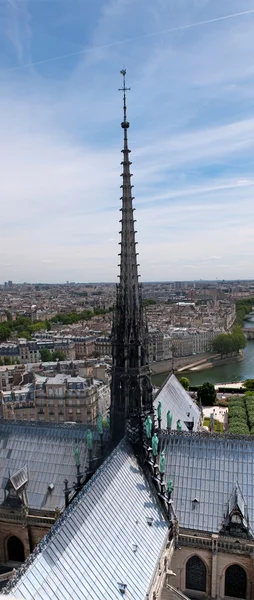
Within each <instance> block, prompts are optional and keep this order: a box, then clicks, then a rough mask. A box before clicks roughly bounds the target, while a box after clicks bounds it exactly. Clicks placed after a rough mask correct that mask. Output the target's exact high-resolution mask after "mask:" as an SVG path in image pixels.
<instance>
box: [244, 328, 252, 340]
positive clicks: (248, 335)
mask: <svg viewBox="0 0 254 600" xmlns="http://www.w3.org/2000/svg"><path fill="white" fill-rule="evenodd" d="M243 333H244V335H245V337H246V338H247V340H254V327H244V329H243Z"/></svg>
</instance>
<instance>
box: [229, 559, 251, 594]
mask: <svg viewBox="0 0 254 600" xmlns="http://www.w3.org/2000/svg"><path fill="white" fill-rule="evenodd" d="M246 592H247V577H246V573H245V571H244V569H243V568H242V567H240V565H230V567H228V568H227V570H226V573H225V596H230V597H231V598H246Z"/></svg>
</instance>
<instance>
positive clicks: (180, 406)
mask: <svg viewBox="0 0 254 600" xmlns="http://www.w3.org/2000/svg"><path fill="white" fill-rule="evenodd" d="M159 402H161V408H162V413H161V417H162V418H161V428H162V429H167V412H168V410H170V412H171V414H172V416H173V420H172V429H176V423H177V421H178V419H180V421H181V425H182V430H183V431H188V427H187V425H186V423H188V422H192V421H194V426H193V431H197V429H198V426H199V420H200V410H199V408H198V406H197V405H196V404H195V402H193V400H192V398H191V397H190V396H189V394H188V392H186V390H185V389H184V388H183V386H182V385H181V384H180V383H179V381H178V379H177V377H175V375H173V374H172V375H169V377H168V378H167V379H166V381H165V383H164V385H163V386H162V387H161V389H160V391H159V393H158V394H157V396H155V399H154V409H155V414H156V416H157V407H158V404H159Z"/></svg>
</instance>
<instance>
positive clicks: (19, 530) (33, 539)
mask: <svg viewBox="0 0 254 600" xmlns="http://www.w3.org/2000/svg"><path fill="white" fill-rule="evenodd" d="M49 531H50V527H49V526H47V525H46V526H44V525H42V526H34V527H33V526H32V527H31V526H29V527H27V526H26V525H24V523H15V522H13V523H12V522H8V521H6V522H4V521H1V522H0V564H5V563H6V562H8V558H9V557H8V552H7V542H8V538H10V537H11V536H15V537H17V538H18V539H19V540H20V541H21V542H22V544H23V546H24V553H25V558H27V557H28V556H29V554H31V552H32V551H33V550H34V548H35V546H37V544H38V543H39V542H40V541H41V540H42V538H43V537H44V536H45V535H46V533H48V532H49Z"/></svg>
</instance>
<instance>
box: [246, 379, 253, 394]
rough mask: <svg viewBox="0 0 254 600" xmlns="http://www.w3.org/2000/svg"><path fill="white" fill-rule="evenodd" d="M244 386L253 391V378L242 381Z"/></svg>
mask: <svg viewBox="0 0 254 600" xmlns="http://www.w3.org/2000/svg"><path fill="white" fill-rule="evenodd" d="M244 387H245V388H246V390H252V391H254V379H246V380H245V382H244Z"/></svg>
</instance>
